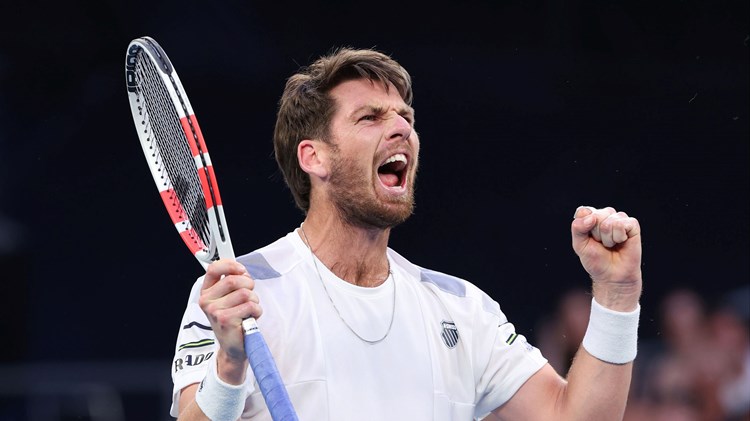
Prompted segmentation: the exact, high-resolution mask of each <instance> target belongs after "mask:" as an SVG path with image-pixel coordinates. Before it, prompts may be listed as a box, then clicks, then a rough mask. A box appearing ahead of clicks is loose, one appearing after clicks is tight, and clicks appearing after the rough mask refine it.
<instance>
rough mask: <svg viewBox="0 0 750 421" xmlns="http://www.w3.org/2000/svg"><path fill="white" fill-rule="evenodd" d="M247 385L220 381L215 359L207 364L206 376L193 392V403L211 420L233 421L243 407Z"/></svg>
mask: <svg viewBox="0 0 750 421" xmlns="http://www.w3.org/2000/svg"><path fill="white" fill-rule="evenodd" d="M246 391H247V387H246V386H245V385H244V384H240V385H233V384H228V383H226V382H224V381H222V380H221V379H220V378H219V376H218V375H217V374H216V363H215V359H214V360H212V361H211V363H210V364H208V372H207V373H206V377H205V378H204V379H203V381H202V382H201V384H200V386H198V390H197V391H196V393H195V403H197V404H198V406H199V407H200V409H201V410H202V411H203V413H204V414H206V416H207V417H208V418H209V419H211V420H212V421H233V420H236V419H238V418H239V417H240V415H241V414H242V411H243V409H244V408H245V399H246V398H247V394H246V393H245V392H246Z"/></svg>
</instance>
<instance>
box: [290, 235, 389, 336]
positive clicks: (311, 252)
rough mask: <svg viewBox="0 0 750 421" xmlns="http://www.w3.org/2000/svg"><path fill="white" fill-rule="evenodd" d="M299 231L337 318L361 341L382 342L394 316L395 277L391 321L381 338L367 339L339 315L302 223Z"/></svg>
mask: <svg viewBox="0 0 750 421" xmlns="http://www.w3.org/2000/svg"><path fill="white" fill-rule="evenodd" d="M299 229H300V231H302V236H303V237H305V245H306V246H307V249H308V250H310V256H311V257H312V261H313V265H314V266H315V272H317V274H318V279H319V280H320V284H321V285H323V290H325V292H326V295H327V296H328V300H329V301H330V302H331V306H333V309H334V310H336V315H337V316H339V319H341V321H342V322H344V325H345V326H346V327H347V328H348V329H349V330H350V331H351V332H352V333H353V334H354V336H356V337H358V338H359V339H360V340H361V341H362V342H365V343H368V344H370V345H375V344H377V343H379V342H382V341H383V340H384V339H385V338H387V337H388V334H389V333H391V328H392V327H393V320H394V319H395V318H396V279H395V278H394V279H393V310H392V311H391V322H390V323H389V324H388V330H386V331H385V335H383V337H382V338H380V339H376V340H374V341H373V340H369V339H365V338H363V337H362V336H361V335H360V334H359V333H357V332H356V331H355V330H354V328H352V327H351V326H350V325H349V323H347V322H346V319H344V318H343V317H342V316H341V312H340V311H339V309H338V307H336V303H334V302H333V298H331V294H330V293H329V292H328V288H327V287H326V283H325V282H324V281H323V276H322V275H321V274H320V269H318V261H317V259H316V258H315V253H313V251H312V246H310V240H308V239H307V234H306V233H305V229H304V228H303V227H302V225H300V226H299ZM389 276H393V272H391V262H390V260H388V275H387V276H386V277H385V279H386V280H387V279H388V277H389Z"/></svg>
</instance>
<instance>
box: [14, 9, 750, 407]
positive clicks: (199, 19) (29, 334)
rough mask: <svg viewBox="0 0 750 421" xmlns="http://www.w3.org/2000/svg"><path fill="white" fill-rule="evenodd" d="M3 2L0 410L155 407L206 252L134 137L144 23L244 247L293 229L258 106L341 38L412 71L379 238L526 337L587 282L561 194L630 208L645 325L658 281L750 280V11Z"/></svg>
mask: <svg viewBox="0 0 750 421" xmlns="http://www.w3.org/2000/svg"><path fill="white" fill-rule="evenodd" d="M0 16H2V17H3V25H2V27H0V34H1V35H2V37H1V38H0V278H1V279H2V286H1V287H0V291H2V293H1V294H0V297H2V298H1V299H0V300H2V301H1V303H0V328H1V329H2V330H0V333H1V334H2V337H3V339H4V341H3V344H2V346H0V373H2V374H1V375H0V377H3V376H4V377H5V380H4V381H2V382H0V383H3V384H2V386H0V420H21V419H67V418H65V417H68V418H70V419H144V420H145V419H154V420H156V419H167V418H168V414H167V412H166V411H167V408H166V407H165V405H166V404H168V402H169V399H170V396H169V394H170V387H171V381H170V378H169V373H170V359H171V356H172V353H173V348H174V340H175V338H176V334H177V330H178V327H179V326H178V325H179V322H180V318H181V316H182V312H183V309H184V305H185V302H186V299H187V297H188V293H189V290H190V287H191V285H192V282H193V281H194V279H195V278H196V277H197V276H199V275H200V272H201V267H200V266H199V265H198V263H197V262H196V261H195V260H194V259H193V258H192V257H191V256H190V255H189V253H188V252H187V251H186V249H185V248H184V246H183V245H182V243H181V241H180V240H179V239H178V237H177V236H176V235H175V232H174V229H173V228H172V227H171V226H170V224H169V222H168V221H169V219H168V216H167V215H166V213H165V212H164V211H163V209H162V207H161V204H160V203H161V202H160V200H159V198H158V195H157V193H156V190H155V189H154V187H153V181H152V180H151V177H150V175H149V173H148V169H147V166H146V163H145V160H144V158H143V155H142V153H141V150H140V146H139V144H138V140H137V137H136V134H135V129H134V127H133V122H132V118H131V115H130V110H129V106H128V99H127V95H126V91H125V79H124V61H125V52H126V48H127V45H128V43H129V42H130V40H131V39H133V38H136V37H139V36H143V35H149V36H151V37H153V38H155V39H156V40H157V41H158V42H159V43H160V44H161V45H162V47H163V48H164V49H165V50H166V52H167V53H168V54H169V57H170V58H171V60H172V62H173V64H174V65H175V67H176V69H177V71H178V72H179V74H180V77H181V79H182V82H183V84H184V85H185V87H186V89H187V91H188V93H189V95H190V98H191V102H192V104H193V107H194V109H195V111H196V115H197V116H198V117H199V119H200V123H201V127H202V129H203V133H204V135H205V137H206V141H207V143H208V145H209V147H210V149H211V154H212V157H213V161H214V163H215V164H216V167H217V171H218V173H217V177H218V179H219V182H220V184H221V187H222V194H223V199H224V202H225V206H226V213H227V218H228V223H229V226H230V229H231V232H232V238H233V241H234V245H235V250H236V251H237V252H238V253H240V252H248V251H251V250H253V249H255V248H257V247H260V246H262V245H265V244H267V243H269V242H271V241H273V240H275V239H276V238H278V237H280V236H282V235H284V234H286V233H287V232H288V231H290V230H292V229H294V228H295V227H296V226H298V225H299V223H300V221H301V220H302V215H301V214H300V213H299V212H298V211H297V210H296V209H295V207H294V204H293V201H292V199H291V195H290V194H289V192H288V190H287V189H286V187H285V186H284V183H283V180H282V177H281V175H280V173H279V172H278V171H277V169H276V164H275V161H274V160H273V157H272V153H273V151H272V145H271V134H272V130H273V125H274V118H275V112H276V103H277V100H278V98H279V96H280V94H281V91H282V89H283V86H284V83H285V80H286V78H287V77H288V76H290V75H291V74H292V73H293V72H294V71H295V70H297V68H298V67H299V66H300V65H305V64H308V63H309V62H310V61H311V60H313V59H314V58H316V57H318V56H319V55H321V54H323V53H326V52H328V51H329V49H330V48H331V47H334V46H342V45H349V46H354V47H375V48H377V49H379V50H381V51H383V52H386V53H388V54H390V55H391V56H393V57H394V58H395V59H397V60H398V61H400V62H401V63H402V64H403V65H404V66H405V67H406V68H407V69H408V70H409V71H410V73H411V75H412V77H413V82H414V91H415V101H414V106H415V108H416V110H417V125H416V128H417V130H418V131H419V132H420V136H421V140H422V157H421V158H422V159H421V164H422V166H421V171H420V177H419V182H418V190H417V209H416V213H415V215H414V216H413V217H412V218H411V219H410V220H409V221H408V222H407V223H406V224H404V225H403V226H401V227H398V228H397V229H396V230H395V231H394V234H393V235H392V246H393V247H394V248H395V249H396V250H398V251H399V252H400V253H402V254H404V255H405V256H407V257H408V258H410V259H411V260H412V261H413V262H415V263H417V264H420V265H422V266H427V267H430V268H433V269H436V270H440V271H444V272H448V273H451V274H454V275H457V276H460V277H463V278H466V279H468V280H470V281H472V282H473V283H475V284H477V285H478V286H480V287H481V288H483V289H484V290H485V291H487V292H488V293H489V294H490V295H491V296H493V297H494V298H495V299H496V300H497V301H498V302H499V303H500V305H501V307H502V309H503V310H504V311H505V313H506V314H507V315H508V317H509V318H510V319H511V320H512V321H514V323H515V324H516V326H517V328H518V330H519V331H520V332H522V333H524V334H525V335H526V336H527V337H529V338H530V339H531V340H532V341H534V338H536V329H537V328H538V326H539V324H540V321H542V320H544V319H545V318H548V317H551V316H552V315H553V314H554V312H555V311H556V308H557V306H558V304H559V301H560V298H561V297H562V296H563V294H564V293H566V292H567V291H570V290H575V289H577V288H584V289H585V288H588V287H589V284H590V281H589V280H588V278H587V275H586V273H585V272H584V271H583V269H582V268H581V267H580V265H579V263H578V259H577V258H576V256H575V254H574V253H573V251H572V250H571V247H570V238H569V223H570V221H571V219H572V215H573V212H574V210H575V209H576V207H577V206H578V205H592V206H597V207H602V206H608V205H609V206H614V207H615V208H617V209H618V210H624V211H626V212H628V213H629V214H631V215H632V216H636V217H637V218H638V219H639V220H640V222H641V225H642V229H643V242H644V256H643V269H644V295H643V299H642V305H643V310H642V311H643V313H642V317H641V337H642V338H643V340H658V339H659V338H660V335H661V334H662V329H663V325H662V323H661V322H662V321H661V315H660V310H659V309H660V306H661V304H662V302H663V299H664V297H665V296H667V295H668V294H669V293H670V292H671V291H672V290H674V289H676V288H684V289H689V290H690V291H693V292H695V293H697V294H698V295H699V296H700V297H701V299H703V300H705V304H706V306H707V307H708V308H716V307H719V306H721V305H723V303H726V302H727V301H726V297H727V296H728V294H731V293H733V292H734V293H735V294H736V291H738V290H740V288H743V287H744V288H746V287H747V285H748V283H749V282H750V274H749V273H748V269H749V266H750V265H749V264H748V239H749V235H748V205H749V200H748V182H749V181H750V167H749V166H748V158H749V157H750V154H749V153H748V152H749V151H748V144H749V143H750V142H749V138H748V128H749V126H748V118H749V117H750V115H749V113H748V110H749V109H748V79H749V76H748V74H749V73H748V33H749V28H748V26H749V25H748V22H749V20H748V17H750V15H749V14H748V2H747V1H701V0H683V1H662V2H647V1H634V2H627V3H622V2H614V1H584V0H574V1H565V2H556V1H503V2H489V1H469V2H452V3H440V2H432V3H429V4H425V5H424V6H422V7H416V6H411V5H405V4H395V3H366V4H362V3H357V2H343V1H331V2H328V3H327V4H326V5H324V6H322V5H315V4H312V3H303V4H291V3H286V2H257V3H256V2H246V1H217V2H196V1H183V2H176V1H153V2H145V1H132V2H116V1H98V2H80V1H71V2H58V3H53V2H50V1H28V2H13V3H10V2H4V3H3V4H2V5H1V6H0ZM740 291H742V290H740ZM739 294H740V295H739V297H740V299H739V302H740V303H741V304H739V307H740V308H744V306H745V305H747V301H743V300H744V299H745V298H744V297H747V294H748V293H747V291H744V292H740V293H739ZM745 321H746V319H745ZM6 380H7V381H6ZM92 396H93V397H92ZM165 400H166V402H167V403H166V404H165V403H164V402H165ZM92 408H93V409H92Z"/></svg>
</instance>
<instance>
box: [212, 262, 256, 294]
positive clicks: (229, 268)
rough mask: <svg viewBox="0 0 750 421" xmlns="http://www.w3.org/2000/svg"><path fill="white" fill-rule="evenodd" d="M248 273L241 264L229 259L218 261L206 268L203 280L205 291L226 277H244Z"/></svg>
mask: <svg viewBox="0 0 750 421" xmlns="http://www.w3.org/2000/svg"><path fill="white" fill-rule="evenodd" d="M246 273H247V269H246V268H245V266H244V265H242V264H241V263H237V262H236V261H234V260H227V259H220V260H217V261H215V262H212V263H211V264H210V265H208V268H206V276H205V277H204V278H203V289H207V288H210V287H212V286H213V285H214V284H215V283H217V282H219V280H221V278H222V277H224V276H227V275H243V274H246Z"/></svg>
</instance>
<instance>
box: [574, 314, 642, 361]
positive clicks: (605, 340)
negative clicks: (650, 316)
mask: <svg viewBox="0 0 750 421" xmlns="http://www.w3.org/2000/svg"><path fill="white" fill-rule="evenodd" d="M640 314H641V305H640V304H638V307H637V308H636V309H635V310H633V311H631V312H620V311H614V310H610V309H608V308H605V307H602V306H601V305H600V304H599V303H597V302H596V300H594V299H592V300H591V317H589V326H588V328H587V329H586V335H585V336H584V337H583V347H584V348H586V351H588V353H589V354H591V355H593V356H594V357H596V358H598V359H600V360H602V361H605V362H608V363H613V364H625V363H629V362H631V361H633V360H634V359H635V356H636V354H637V353H638V318H639V316H640Z"/></svg>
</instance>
